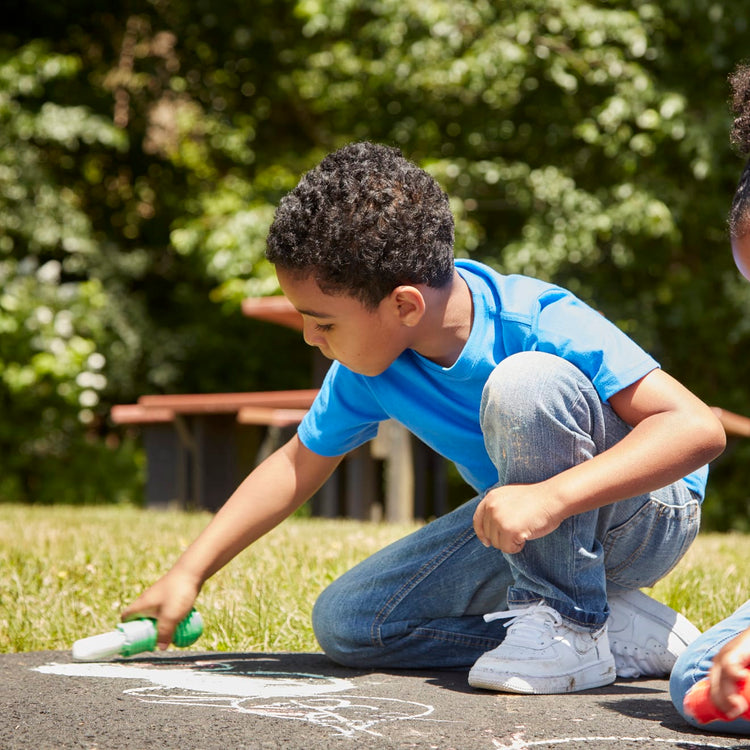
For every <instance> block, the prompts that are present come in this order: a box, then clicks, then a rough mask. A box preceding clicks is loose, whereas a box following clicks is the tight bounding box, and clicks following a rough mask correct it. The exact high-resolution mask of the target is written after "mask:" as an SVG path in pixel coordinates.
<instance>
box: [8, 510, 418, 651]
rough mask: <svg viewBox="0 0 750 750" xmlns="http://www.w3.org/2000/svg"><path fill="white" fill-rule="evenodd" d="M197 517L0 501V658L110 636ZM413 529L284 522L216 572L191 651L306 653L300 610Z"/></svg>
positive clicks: (308, 634) (306, 627)
mask: <svg viewBox="0 0 750 750" xmlns="http://www.w3.org/2000/svg"><path fill="white" fill-rule="evenodd" d="M209 519H210V515H209V514H207V513H183V512H178V511H145V510H139V509H136V508H133V507H129V506H117V507H109V506H105V507H97V508H88V507H86V508H83V507H67V506H56V507H26V506H19V505H3V504H0V652H15V651H38V650H57V649H62V650H65V649H69V648H70V647H71V645H72V644H73V642H74V641H75V640H77V639H78V638H82V637H86V636H88V635H94V634H96V633H100V632H105V631H108V630H112V629H113V628H114V627H115V626H116V625H117V623H118V621H119V613H120V611H121V610H122V608H123V607H124V606H125V605H126V604H128V603H129V602H131V601H132V600H133V599H134V598H135V597H136V596H137V595H138V594H139V593H141V591H143V589H144V588H146V587H147V586H148V585H150V584H151V583H153V582H154V581H155V580H156V579H157V578H158V577H159V576H160V575H161V574H162V573H164V572H166V571H167V570H168V569H169V567H170V566H171V564H172V563H173V562H174V561H175V560H176V559H177V557H178V556H179V554H180V553H181V552H182V550H184V549H185V547H186V546H187V545H188V544H189V543H190V542H191V541H192V540H193V539H194V538H195V536H197V534H198V533H199V532H200V530H201V529H202V528H203V527H204V526H205V525H206V524H207V523H208V521H209ZM414 528H416V527H415V526H413V525H411V526H394V525H385V524H363V523H358V522H355V521H338V520H317V519H312V520H308V519H294V518H293V519H289V520H287V521H286V522H284V523H283V524H282V525H281V526H279V527H278V528H277V529H275V530H274V531H273V532H271V533H270V534H268V535H266V536H265V537H264V538H263V539H261V540H260V541H259V542H258V543H256V544H255V545H253V546H252V547H251V548H249V549H248V550H246V551H245V552H243V553H242V554H240V555H239V556H238V557H237V558H235V559H234V560H233V561H232V562H231V563H229V565H227V566H226V567H225V568H224V569H223V570H221V571H219V573H217V574H216V575H215V576H214V577H213V578H212V579H211V580H210V581H209V582H208V583H207V584H206V585H205V586H204V588H203V591H202V592H201V595H200V597H199V600H198V609H199V610H200V612H201V614H202V615H203V619H204V622H205V631H204V634H203V636H202V637H201V638H200V640H199V641H198V642H197V643H196V644H195V646H194V647H193V648H194V649H201V650H214V649H216V650H239V651H317V650H319V647H318V646H317V643H316V641H315V638H314V636H313V634H312V628H311V626H310V612H311V609H312V605H313V602H314V601H315V598H316V596H317V594H318V593H319V592H320V591H321V590H322V589H323V588H324V587H325V586H326V585H327V584H328V583H329V582H330V581H332V580H333V579H334V578H335V577H337V576H338V575H340V574H341V573H342V572H344V571H345V570H346V569H348V568H349V567H351V566H352V565H354V564H355V563H356V562H358V561H359V560H361V559H362V558H364V557H366V556H367V555H369V554H371V553H372V552H374V551H376V550H377V549H380V548H381V547H383V546H385V545H386V544H388V543H389V542H391V541H393V540H395V539H397V538H399V537H401V536H404V535H405V534H406V533H407V532H408V531H411V530H412V529H414Z"/></svg>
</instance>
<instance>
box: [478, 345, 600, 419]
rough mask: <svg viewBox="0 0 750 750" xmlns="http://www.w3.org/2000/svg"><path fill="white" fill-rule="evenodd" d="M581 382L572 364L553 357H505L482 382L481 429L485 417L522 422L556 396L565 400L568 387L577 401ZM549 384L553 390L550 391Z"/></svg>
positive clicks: (524, 354) (536, 354) (534, 354)
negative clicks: (483, 382)
mask: <svg viewBox="0 0 750 750" xmlns="http://www.w3.org/2000/svg"><path fill="white" fill-rule="evenodd" d="M584 380H585V376H584V375H583V373H582V372H581V371H580V370H579V369H578V368H577V367H575V365H572V364H571V363H570V362H568V361H567V360H565V359H563V358H562V357H558V356H556V355H554V354H547V353H546V352H519V353H518V354H513V355H511V356H510V357H506V358H505V359H504V360H503V361H502V362H500V363H499V364H498V365H497V366H496V367H495V369H494V370H493V371H492V372H491V373H490V376H489V378H488V379H487V382H486V383H485V386H484V390H483V392H482V403H481V411H480V418H481V420H482V426H483V427H484V426H485V420H486V419H487V418H488V417H489V419H490V420H492V421H494V420H496V419H497V417H498V416H503V415H507V416H509V417H511V418H522V419H526V418H528V417H529V416H532V415H534V414H536V413H538V412H539V410H540V405H541V404H544V403H547V402H549V401H550V399H551V398H555V397H556V396H557V394H559V396H560V397H561V398H563V399H565V397H566V392H565V389H566V387H568V384H570V385H572V391H571V394H570V398H572V399H573V400H577V399H578V397H579V388H580V386H581V384H582V383H583V381H584ZM550 383H554V384H555V387H554V388H550ZM589 385H590V384H589Z"/></svg>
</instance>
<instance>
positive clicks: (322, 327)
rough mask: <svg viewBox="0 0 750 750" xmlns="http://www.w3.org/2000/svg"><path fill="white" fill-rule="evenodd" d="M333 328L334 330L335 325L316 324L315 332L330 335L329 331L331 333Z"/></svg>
mask: <svg viewBox="0 0 750 750" xmlns="http://www.w3.org/2000/svg"><path fill="white" fill-rule="evenodd" d="M332 328H333V323H325V324H321V323H316V324H315V330H316V331H318V332H319V333H328V331H330V330H331V329H332Z"/></svg>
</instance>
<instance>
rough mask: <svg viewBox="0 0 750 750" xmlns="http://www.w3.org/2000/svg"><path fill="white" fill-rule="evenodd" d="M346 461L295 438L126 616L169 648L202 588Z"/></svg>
mask: <svg viewBox="0 0 750 750" xmlns="http://www.w3.org/2000/svg"><path fill="white" fill-rule="evenodd" d="M341 459H342V456H333V457H327V456H320V455H318V454H317V453H313V452H312V451H310V450H308V449H307V448H305V446H304V445H302V443H301V442H300V440H299V438H298V437H297V436H296V435H295V436H294V437H293V438H292V439H291V440H290V441H289V442H288V443H286V444H285V445H283V446H282V447H281V448H279V449H278V450H277V451H275V452H274V453H273V454H271V455H270V456H269V457H268V458H267V459H266V460H265V461H263V462H262V463H261V464H260V465H259V466H257V467H256V468H255V469H254V470H253V471H252V473H251V474H250V475H249V476H248V477H247V478H246V479H245V480H244V481H243V482H242V484H241V485H240V486H239V487H238V488H237V490H236V491H235V492H234V493H233V494H232V495H231V497H230V498H229V500H227V502H226V503H225V504H224V505H223V506H222V508H221V509H220V510H219V511H218V512H217V513H216V515H215V516H214V517H213V518H212V519H211V522H210V523H209V524H208V526H206V528H205V529H204V530H203V531H202V532H201V533H200V535H199V536H198V537H197V538H196V540H195V541H194V542H193V543H192V544H191V545H190V546H189V547H188V548H187V549H186V550H185V552H183V554H182V555H181V556H180V557H179V559H178V560H177V562H176V563H175V564H174V566H173V567H172V568H171V569H170V570H169V571H168V572H167V573H166V574H165V575H164V576H162V577H161V578H160V579H159V580H158V581H156V583H154V585H153V586H151V587H150V588H148V589H147V590H146V591H145V592H144V593H143V594H141V595H140V596H139V597H138V598H137V599H136V600H135V601H134V602H133V603H132V604H130V605H129V606H128V607H126V608H125V609H124V610H123V612H122V619H123V620H127V619H129V618H133V617H135V616H147V617H155V618H156V619H157V620H158V628H157V630H158V637H157V643H158V646H159V648H162V649H163V648H166V647H167V646H168V645H169V643H170V642H171V640H172V634H173V633H174V630H175V628H176V627H177V624H178V623H179V622H180V620H182V619H183V618H184V617H185V616H186V615H187V614H188V612H189V611H190V608H191V607H192V606H193V604H194V602H195V599H196V597H197V596H198V593H199V592H200V590H201V587H202V586H203V584H204V583H205V582H206V581H207V580H208V579H209V578H210V577H211V576H212V575H213V574H214V573H216V571H218V570H219V569H220V568H221V567H223V566H224V565H226V564H227V563H228V562H229V561H230V560H231V559H232V558H233V557H235V556H236V555H237V554H239V553H240V552H241V551H242V550H243V549H245V548H246V547H248V546H249V545H250V544H252V543H253V542H254V541H256V540H257V539H259V538H260V537H261V536H263V534H265V533H266V532H268V531H270V530H271V529H272V528H274V527H275V526H277V525H278V524H279V523H280V522H281V521H283V520H284V519H285V518H287V516H289V515H291V514H292V513H293V512H294V511H295V510H296V509H297V508H299V507H300V506H301V505H302V504H303V503H304V502H305V501H306V500H307V499H308V498H310V497H311V496H312V495H313V493H314V492H315V491H316V490H318V489H319V488H320V486H321V485H322V484H323V483H324V482H325V480H326V479H328V477H329V476H330V475H331V474H332V473H333V471H334V469H335V468H336V466H338V464H339V463H340V461H341Z"/></svg>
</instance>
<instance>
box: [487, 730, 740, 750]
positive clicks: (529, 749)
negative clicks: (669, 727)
mask: <svg viewBox="0 0 750 750" xmlns="http://www.w3.org/2000/svg"><path fill="white" fill-rule="evenodd" d="M508 742H509V743H510V744H506V743H508ZM623 742H627V743H630V744H643V745H645V746H647V747H654V746H661V745H666V746H669V745H675V746H677V747H679V748H680V749H681V750H742V748H746V747H747V746H746V745H742V746H739V745H715V744H713V743H706V742H700V741H694V740H693V739H686V738H684V737H682V738H676V739H670V738H666V737H619V736H617V737H612V736H610V737H560V738H558V739H554V740H552V739H550V740H526V739H524V737H523V732H517V733H515V734H513V735H512V736H511V737H510V738H506V739H502V740H498V739H495V740H493V742H492V747H493V750H534V749H535V748H538V750H544V748H558V747H560V748H562V749H563V750H564V747H565V745H569V744H572V743H575V746H576V747H579V746H580V745H581V744H590V745H591V747H592V748H593V749H594V750H602V749H603V748H604V747H612V748H617V747H621V746H622V743H623ZM665 750H666V748H665Z"/></svg>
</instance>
